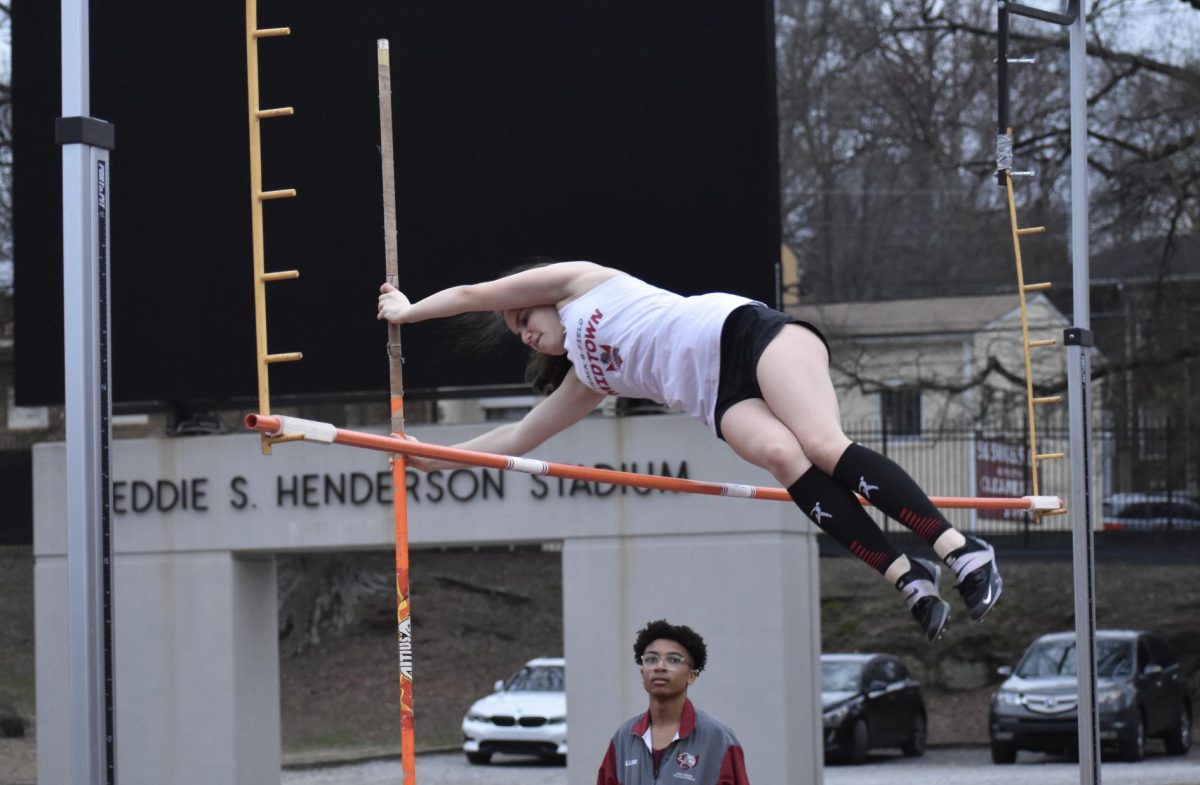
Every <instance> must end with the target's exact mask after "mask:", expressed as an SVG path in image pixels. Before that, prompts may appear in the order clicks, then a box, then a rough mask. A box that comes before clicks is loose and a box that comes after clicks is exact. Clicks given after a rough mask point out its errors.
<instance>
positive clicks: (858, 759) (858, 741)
mask: <svg viewBox="0 0 1200 785" xmlns="http://www.w3.org/2000/svg"><path fill="white" fill-rule="evenodd" d="M870 746H871V731H870V729H869V728H868V727H867V721H866V720H864V719H862V718H861V717H860V718H859V719H857V720H855V721H854V730H853V731H852V732H851V734H850V757H849V760H850V762H851V763H856V764H857V763H863V762H865V761H866V759H867V749H868V748H869V747H870Z"/></svg>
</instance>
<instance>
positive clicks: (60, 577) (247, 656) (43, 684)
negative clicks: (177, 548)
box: [34, 552, 281, 785]
mask: <svg viewBox="0 0 1200 785" xmlns="http://www.w3.org/2000/svg"><path fill="white" fill-rule="evenodd" d="M66 578H67V567H66V558H65V557H46V556H39V558H38V560H37V564H36V568H35V578H34V580H35V585H36V595H35V603H36V606H37V609H36V610H37V618H38V622H39V623H38V625H37V633H36V634H37V641H36V645H37V652H38V668H37V695H38V706H39V711H38V718H39V727H38V738H39V740H40V741H39V743H38V780H39V782H68V781H69V780H70V772H69V769H68V766H69V762H70V757H69V756H68V755H65V754H64V753H65V750H64V749H62V742H65V741H66V740H67V730H66V725H65V723H66V720H67V718H66V716H65V713H63V712H55V711H41V710H40V708H41V707H52V706H62V705H66V700H67V689H68V683H67V678H66V675H67V671H66V668H67V658H66V651H67V626H66V623H65V619H66V586H67V582H66ZM113 582H114V584H115V587H116V596H117V601H116V603H115V612H116V613H115V619H114V623H115V624H116V635H115V636H114V637H115V643H114V646H115V647H116V649H117V656H116V663H117V669H116V685H117V687H116V693H117V705H116V716H117V751H116V754H117V767H118V771H119V773H120V780H121V782H122V784H123V785H140V784H141V783H145V785H159V783H162V782H163V781H164V777H165V778H166V779H168V780H169V781H171V782H172V783H177V785H192V783H195V785H207V783H212V782H222V783H229V784H230V785H243V784H244V785H258V784H259V783H264V782H278V781H279V772H280V767H281V756H280V735H279V650H278V619H277V616H278V613H277V608H276V587H275V560H274V558H273V557H272V556H271V555H269V554H268V555H264V556H254V557H241V556H235V555H234V554H232V553H229V552H217V553H188V554H154V555H141V554H139V555H126V556H118V557H117V558H116V569H115V570H114V576H113ZM49 620H60V621H59V623H46V622H47V621H49ZM43 718H44V720H45V723H44V724H43V722H42V720H43ZM59 725H61V726H62V727H57V726H59Z"/></svg>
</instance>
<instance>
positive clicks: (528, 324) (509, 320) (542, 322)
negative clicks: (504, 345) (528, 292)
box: [504, 305, 567, 354]
mask: <svg viewBox="0 0 1200 785" xmlns="http://www.w3.org/2000/svg"><path fill="white" fill-rule="evenodd" d="M504 323H505V324H506V325H508V329H509V330H512V332H513V334H514V335H516V336H517V337H518V338H520V339H521V343H523V344H525V345H526V346H528V347H529V348H530V349H533V350H534V351H536V352H541V353H542V354H566V353H567V349H566V346H565V341H566V333H565V331H564V330H563V326H562V322H560V321H559V320H558V309H556V308H555V307H554V306H553V305H535V306H533V307H530V308H512V309H510V310H507V311H505V312H504Z"/></svg>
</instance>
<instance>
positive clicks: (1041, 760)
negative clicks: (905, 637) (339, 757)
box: [283, 747, 1200, 785]
mask: <svg viewBox="0 0 1200 785" xmlns="http://www.w3.org/2000/svg"><path fill="white" fill-rule="evenodd" d="M496 760H497V761H499V763H498V764H493V765H491V766H472V765H470V764H469V763H467V762H466V760H465V759H464V758H463V756H462V755H461V754H459V753H446V754H434V755H419V756H418V757H417V777H418V779H419V780H420V781H421V782H422V783H423V785H566V782H567V771H566V769H565V768H563V767H561V766H547V765H537V764H534V765H530V764H528V763H526V762H524V759H520V758H511V759H504V758H497V759H496ZM749 766H750V773H751V774H753V772H754V769H753V761H750V762H749ZM401 777H402V773H401V771H400V763H399V762H398V761H373V762H370V763H363V764H356V765H348V766H338V767H336V768H324V769H306V770H303V771H284V773H283V785H385V783H386V785H394V784H395V783H398V782H400V781H401ZM1101 780H1102V781H1103V783H1104V785H1196V783H1197V782H1200V747H1198V748H1195V749H1193V750H1192V753H1191V754H1190V755H1189V756H1188V757H1186V758H1175V757H1168V756H1165V755H1162V754H1161V753H1157V754H1156V753H1154V752H1150V753H1148V756H1147V758H1146V760H1145V761H1143V762H1141V763H1120V762H1116V761H1113V762H1106V763H1104V764H1103V766H1102V768H1101ZM1079 781H1080V780H1079V764H1077V763H1072V762H1070V761H1066V760H1065V759H1063V758H1060V757H1054V756H1047V755H1037V754H1026V753H1022V755H1021V757H1020V759H1019V761H1018V763H1017V764H1016V765H1015V766H995V765H993V764H992V762H991V759H990V758H989V757H988V751H987V749H986V748H985V747H947V748H937V749H932V750H930V751H929V752H928V753H927V754H926V755H925V757H923V758H902V757H895V756H884V755H877V756H873V757H872V758H871V759H870V760H869V761H868V762H867V763H866V764H865V765H862V766H828V767H826V769H825V785H863V783H871V785H911V784H912V783H913V782H937V783H938V785H1075V784H1076V783H1078V782H1079Z"/></svg>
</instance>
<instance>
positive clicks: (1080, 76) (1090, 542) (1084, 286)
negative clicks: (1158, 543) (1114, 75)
mask: <svg viewBox="0 0 1200 785" xmlns="http://www.w3.org/2000/svg"><path fill="white" fill-rule="evenodd" d="M1086 19H1087V8H1086V2H1084V0H1080V3H1079V12H1078V13H1077V14H1076V16H1075V21H1074V22H1073V23H1072V24H1071V26H1070V31H1071V55H1070V70H1071V83H1070V84H1071V270H1072V272H1071V285H1072V287H1073V299H1074V303H1073V305H1074V314H1073V317H1072V318H1073V322H1074V324H1073V326H1072V327H1071V328H1070V329H1068V330H1067V331H1066V334H1065V337H1064V341H1063V343H1064V344H1065V345H1066V348H1067V396H1068V400H1069V404H1070V412H1071V414H1070V429H1071V433H1070V441H1071V451H1070V455H1071V456H1072V458H1073V460H1072V461H1071V532H1072V542H1073V546H1074V547H1073V549H1072V551H1073V555H1072V559H1073V566H1074V576H1075V646H1076V649H1075V662H1076V663H1077V674H1078V675H1077V679H1078V685H1077V686H1078V691H1079V709H1078V711H1079V782H1080V783H1081V785H1099V783H1100V728H1099V719H1098V717H1097V714H1096V671H1095V663H1096V560H1095V539H1094V537H1093V533H1092V471H1091V467H1092V453H1091V445H1092V435H1091V412H1092V409H1091V407H1092V397H1091V374H1092V370H1091V368H1092V366H1091V350H1092V346H1093V343H1094V342H1093V339H1092V331H1091V290H1090V286H1089V283H1090V277H1091V276H1090V274H1089V269H1088V187H1087V32H1086V27H1085V20H1086Z"/></svg>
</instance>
